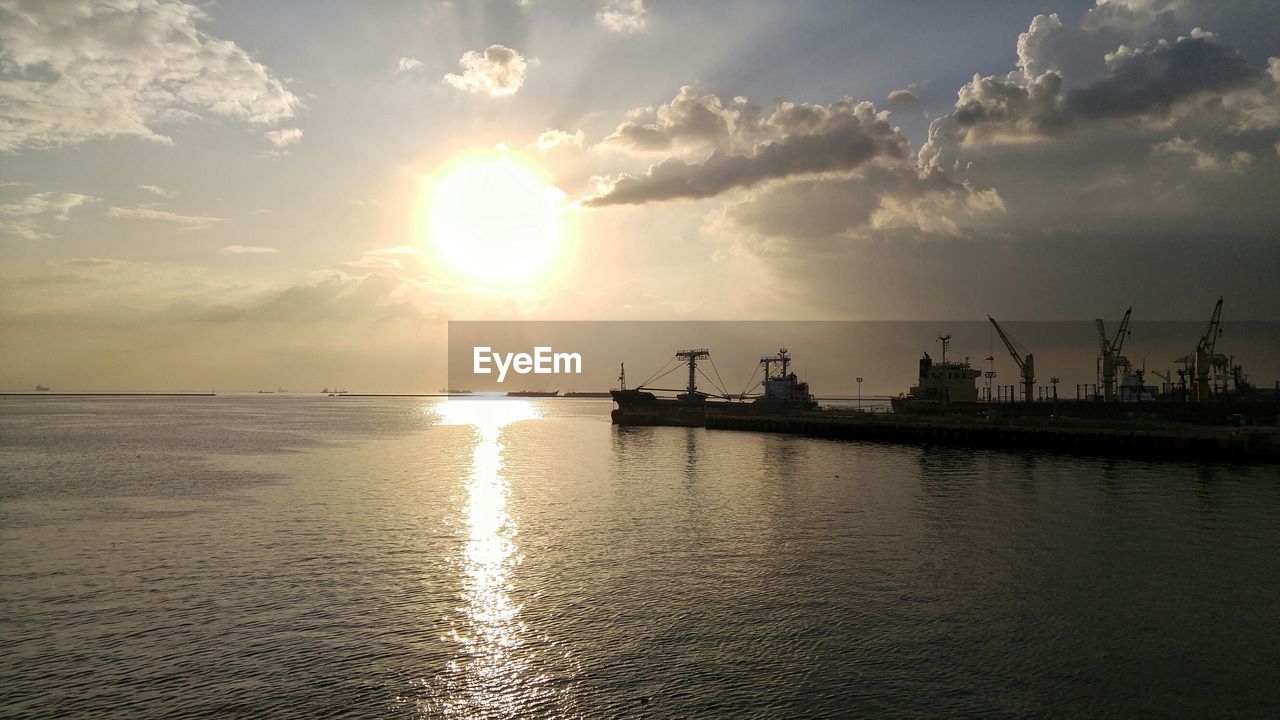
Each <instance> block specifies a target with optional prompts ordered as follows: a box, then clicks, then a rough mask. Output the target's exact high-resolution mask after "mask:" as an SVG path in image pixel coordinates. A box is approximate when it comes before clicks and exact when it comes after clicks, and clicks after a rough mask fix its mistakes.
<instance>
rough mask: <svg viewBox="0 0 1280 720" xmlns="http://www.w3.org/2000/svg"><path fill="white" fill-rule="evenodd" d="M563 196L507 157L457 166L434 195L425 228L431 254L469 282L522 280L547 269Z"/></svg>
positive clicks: (556, 237)
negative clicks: (464, 275)
mask: <svg viewBox="0 0 1280 720" xmlns="http://www.w3.org/2000/svg"><path fill="white" fill-rule="evenodd" d="M562 197H563V193H561V191H560V190H559V189H557V188H555V187H554V186H551V185H548V184H546V183H544V182H543V181H542V179H541V178H540V177H538V175H537V173H535V172H534V171H533V170H532V169H530V168H528V167H526V166H524V165H522V164H520V163H518V162H516V161H514V160H511V159H507V158H501V157H499V158H486V159H482V160H475V161H473V162H469V163H467V164H465V165H462V166H460V167H459V168H457V169H456V170H454V171H453V172H452V173H450V174H448V175H446V176H445V177H444V178H442V179H441V180H440V181H439V182H437V183H436V185H435V188H434V191H433V198H432V201H431V206H430V213H431V215H430V228H431V238H432V241H433V243H434V244H435V248H436V252H437V253H438V254H439V255H440V257H441V258H442V259H444V260H445V262H447V263H448V264H449V265H451V266H452V267H454V268H455V269H457V270H460V271H462V272H464V273H466V274H468V275H470V276H472V277H474V278H478V279H482V280H489V281H497V282H512V281H517V280H524V279H527V278H529V277H531V276H532V275H534V274H535V273H536V272H538V271H539V270H541V269H543V268H544V267H546V266H547V264H548V263H549V262H550V261H551V259H552V258H553V257H554V255H555V253H556V249H557V248H558V246H559V240H560V201H561V199H562Z"/></svg>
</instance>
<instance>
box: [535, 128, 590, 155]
mask: <svg viewBox="0 0 1280 720" xmlns="http://www.w3.org/2000/svg"><path fill="white" fill-rule="evenodd" d="M585 140H586V135H585V134H584V133H583V132H582V131H581V130H579V131H577V132H576V133H573V134H569V133H567V132H565V131H564V130H547V131H546V132H543V133H542V134H541V135H539V136H538V141H537V143H536V144H537V146H538V149H539V150H541V151H542V152H547V151H548V150H552V149H555V148H557V147H561V146H569V145H571V146H573V147H578V148H580V147H582V143H583V141H585Z"/></svg>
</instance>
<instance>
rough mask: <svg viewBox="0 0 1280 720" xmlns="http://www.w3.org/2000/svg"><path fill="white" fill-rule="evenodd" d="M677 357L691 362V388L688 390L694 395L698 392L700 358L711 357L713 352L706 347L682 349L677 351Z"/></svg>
mask: <svg viewBox="0 0 1280 720" xmlns="http://www.w3.org/2000/svg"><path fill="white" fill-rule="evenodd" d="M676 357H678V358H684V360H685V361H686V362H688V363H689V389H688V392H689V394H690V395H693V394H695V393H697V392H698V382H697V377H696V375H697V372H698V360H699V359H700V358H705V357H711V352H710V351H709V350H707V349H706V348H698V349H691V350H681V351H680V352H677V353H676Z"/></svg>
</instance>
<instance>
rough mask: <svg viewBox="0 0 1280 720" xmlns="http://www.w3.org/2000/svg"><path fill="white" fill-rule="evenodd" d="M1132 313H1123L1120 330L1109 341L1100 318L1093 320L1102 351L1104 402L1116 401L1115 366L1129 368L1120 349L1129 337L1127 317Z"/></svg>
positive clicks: (1131, 311) (1100, 359) (1126, 311)
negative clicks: (1095, 323)
mask: <svg viewBox="0 0 1280 720" xmlns="http://www.w3.org/2000/svg"><path fill="white" fill-rule="evenodd" d="M1132 313H1133V308H1132V307H1130V308H1129V309H1127V310H1125V311H1124V319H1123V320H1121V321H1120V328H1119V329H1118V330H1116V336H1115V338H1113V339H1111V340H1108V339H1107V328H1106V325H1105V324H1104V323H1103V322H1102V318H1098V319H1097V320H1095V322H1097V323H1098V346H1099V347H1100V348H1101V349H1102V356H1101V357H1100V358H1099V362H1100V363H1101V364H1102V399H1103V400H1105V401H1106V402H1111V401H1112V400H1115V399H1116V366H1117V365H1119V366H1121V367H1124V368H1126V369H1127V368H1128V366H1129V361H1128V360H1127V359H1125V357H1124V356H1123V355H1121V354H1120V349H1121V348H1122V347H1123V346H1124V339H1125V338H1126V337H1128V336H1129V316H1130V315H1131V314H1132Z"/></svg>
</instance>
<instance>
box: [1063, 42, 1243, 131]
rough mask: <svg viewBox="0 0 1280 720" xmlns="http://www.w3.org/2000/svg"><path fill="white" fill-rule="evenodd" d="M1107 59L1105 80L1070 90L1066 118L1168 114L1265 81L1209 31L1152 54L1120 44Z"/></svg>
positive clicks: (1167, 44)
mask: <svg viewBox="0 0 1280 720" xmlns="http://www.w3.org/2000/svg"><path fill="white" fill-rule="evenodd" d="M1107 59H1108V66H1109V69H1108V73H1107V76H1106V77H1105V78H1103V79H1102V80H1100V81H1098V82H1096V83H1093V84H1091V85H1088V86H1086V87H1083V88H1079V89H1073V90H1070V91H1068V92H1067V94H1066V102H1065V109H1066V113H1067V115H1069V116H1072V117H1081V118H1087V119H1091V120H1092V119H1099V118H1111V117H1130V116H1134V115H1146V114H1151V113H1167V112H1168V111H1169V109H1170V108H1171V107H1173V105H1174V104H1176V103H1178V102H1181V101H1183V100H1186V99H1189V98H1194V97H1198V96H1201V95H1206V94H1213V95H1221V94H1224V93H1228V92H1230V91H1232V90H1236V89H1240V88H1243V87H1246V86H1251V85H1253V84H1254V83H1256V82H1258V81H1260V80H1261V79H1262V78H1263V71H1262V70H1260V69H1258V68H1255V67H1251V66H1250V65H1249V64H1248V63H1246V62H1245V59H1244V58H1243V57H1241V56H1240V53H1238V52H1236V50H1235V48H1232V47H1228V46H1226V45H1223V44H1222V43H1219V42H1218V41H1217V40H1215V39H1214V38H1213V37H1212V36H1211V35H1208V34H1204V33H1193V35H1192V37H1187V38H1178V40H1177V41H1176V42H1174V43H1161V44H1159V45H1157V46H1156V47H1155V48H1153V49H1149V50H1130V49H1129V48H1126V47H1123V46H1121V48H1120V49H1119V50H1117V51H1116V52H1115V53H1112V54H1111V55H1110V56H1108V58H1107Z"/></svg>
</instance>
